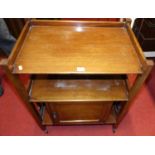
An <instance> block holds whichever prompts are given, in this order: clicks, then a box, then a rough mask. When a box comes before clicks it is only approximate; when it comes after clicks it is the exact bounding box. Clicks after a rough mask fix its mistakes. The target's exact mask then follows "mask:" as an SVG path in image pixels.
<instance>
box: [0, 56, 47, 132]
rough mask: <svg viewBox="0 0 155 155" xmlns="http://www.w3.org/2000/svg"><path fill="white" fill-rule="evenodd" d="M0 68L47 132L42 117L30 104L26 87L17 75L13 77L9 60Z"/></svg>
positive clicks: (4, 61) (0, 64) (2, 62)
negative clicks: (8, 63)
mask: <svg viewBox="0 0 155 155" xmlns="http://www.w3.org/2000/svg"><path fill="white" fill-rule="evenodd" d="M0 66H1V67H2V68H3V70H4V72H5V74H6V76H7V78H8V79H9V80H10V81H11V83H12V84H13V86H14V87H15V89H16V91H17V93H18V94H19V96H20V97H21V98H22V100H23V101H24V103H25V104H26V107H27V108H28V110H29V112H30V113H31V114H32V115H33V117H34V119H35V121H36V122H37V124H38V125H39V126H40V128H41V129H42V130H45V126H43V125H42V124H41V121H42V120H41V117H40V115H39V113H38V112H37V111H36V110H35V108H34V106H33V104H31V103H30V102H29V97H28V93H27V91H26V89H25V87H24V85H23V84H22V83H21V81H20V80H19V79H18V77H17V75H13V74H12V73H11V71H10V69H9V68H8V65H7V59H3V60H1V62H0Z"/></svg>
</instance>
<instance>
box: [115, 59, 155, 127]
mask: <svg viewBox="0 0 155 155" xmlns="http://www.w3.org/2000/svg"><path fill="white" fill-rule="evenodd" d="M153 65H154V62H153V61H152V60H147V68H146V69H145V71H144V72H143V74H139V75H137V78H136V80H135V82H134V84H133V86H132V87H131V89H130V90H129V101H128V102H127V103H126V104H125V105H124V107H123V110H122V111H121V113H120V114H119V116H118V117H117V124H116V127H117V126H118V124H119V123H120V122H121V120H122V119H123V118H124V116H125V115H126V114H127V112H128V109H129V107H130V106H131V105H132V103H133V102H132V100H133V99H134V97H135V96H136V95H137V93H138V92H139V90H140V88H141V87H142V85H143V84H144V82H145V80H146V79H147V77H148V75H149V73H150V72H151V70H152V68H153Z"/></svg>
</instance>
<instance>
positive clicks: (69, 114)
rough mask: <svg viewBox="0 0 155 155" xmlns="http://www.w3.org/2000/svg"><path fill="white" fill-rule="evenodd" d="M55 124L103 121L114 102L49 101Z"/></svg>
mask: <svg viewBox="0 0 155 155" xmlns="http://www.w3.org/2000/svg"><path fill="white" fill-rule="evenodd" d="M48 107H49V109H50V111H51V112H50V113H51V116H52V118H53V122H54V123H55V124H89V123H93V122H94V123H103V122H104V121H106V119H107V117H108V116H109V113H110V111H111V107H112V102H96V103H94V102H89V103H87V102H82V103H81V102H75V103H49V104H48Z"/></svg>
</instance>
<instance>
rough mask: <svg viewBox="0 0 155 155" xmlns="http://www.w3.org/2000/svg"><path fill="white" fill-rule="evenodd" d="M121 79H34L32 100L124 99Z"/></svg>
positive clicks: (123, 85)
mask: <svg viewBox="0 0 155 155" xmlns="http://www.w3.org/2000/svg"><path fill="white" fill-rule="evenodd" d="M127 93H128V92H127V89H126V85H125V81H123V80H41V79H38V80H34V81H33V82H32V88H31V91H30V100H31V101H33V102H59V101H122V100H123V101H124V100H128V94H127Z"/></svg>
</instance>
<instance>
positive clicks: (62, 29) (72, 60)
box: [8, 20, 146, 74]
mask: <svg viewBox="0 0 155 155" xmlns="http://www.w3.org/2000/svg"><path fill="white" fill-rule="evenodd" d="M8 65H9V67H10V68H12V71H13V73H24V74H25V73H26V74H32V73H33V74H130V73H142V72H143V68H144V67H145V66H146V59H145V57H144V55H143V52H142V51H141V48H140V46H139V44H138V42H137V40H136V38H135V36H134V34H133V32H132V30H131V28H130V26H129V25H128V24H127V23H125V22H101V21H98V22H94V21H57V20H56V21H52V20H51V21H50V20H31V21H29V22H27V24H26V25H25V27H24V29H23V31H22V33H21V35H20V37H19V39H18V41H17V43H16V45H15V47H14V49H13V51H12V53H11V55H10V57H9V61H8Z"/></svg>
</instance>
